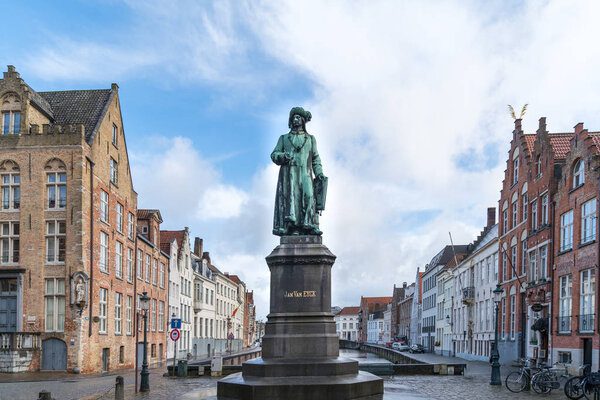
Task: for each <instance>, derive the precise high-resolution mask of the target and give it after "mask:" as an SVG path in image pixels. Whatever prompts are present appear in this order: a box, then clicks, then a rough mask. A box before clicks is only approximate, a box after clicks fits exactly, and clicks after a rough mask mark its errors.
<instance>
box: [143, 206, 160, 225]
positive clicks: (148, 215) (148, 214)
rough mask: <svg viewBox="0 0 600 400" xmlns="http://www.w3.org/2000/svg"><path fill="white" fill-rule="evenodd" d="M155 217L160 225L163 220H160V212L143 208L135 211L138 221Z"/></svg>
mask: <svg viewBox="0 0 600 400" xmlns="http://www.w3.org/2000/svg"><path fill="white" fill-rule="evenodd" d="M155 215H156V217H157V218H158V220H159V221H160V222H161V223H162V222H163V219H162V216H161V215H160V210H155V209H144V208H138V210H137V217H138V219H150V218H152V217H153V216H155Z"/></svg>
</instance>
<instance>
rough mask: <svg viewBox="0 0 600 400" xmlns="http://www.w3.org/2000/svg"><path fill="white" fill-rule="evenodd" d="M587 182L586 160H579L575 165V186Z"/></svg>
mask: <svg viewBox="0 0 600 400" xmlns="http://www.w3.org/2000/svg"><path fill="white" fill-rule="evenodd" d="M584 183H585V161H583V160H578V161H577V162H576V163H575V167H573V187H574V188H576V187H578V186H581V185H583V184H584Z"/></svg>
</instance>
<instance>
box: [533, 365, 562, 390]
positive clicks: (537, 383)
mask: <svg viewBox="0 0 600 400" xmlns="http://www.w3.org/2000/svg"><path fill="white" fill-rule="evenodd" d="M570 377H571V376H570V375H569V374H568V373H567V368H566V366H565V365H564V364H560V363H555V364H554V365H552V366H544V367H542V368H541V370H540V371H538V372H536V373H535V374H534V375H533V376H532V377H531V388H532V389H533V390H534V391H535V392H536V393H538V394H548V393H550V392H551V391H552V390H554V389H560V387H561V383H562V382H563V381H564V382H565V383H566V382H567V381H568V379H569V378H570Z"/></svg>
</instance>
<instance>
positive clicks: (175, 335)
mask: <svg viewBox="0 0 600 400" xmlns="http://www.w3.org/2000/svg"><path fill="white" fill-rule="evenodd" d="M173 321H179V326H180V327H181V320H180V319H179V320H171V327H172V328H173ZM169 337H170V338H171V340H172V341H173V342H175V343H174V345H175V350H174V351H173V376H175V365H177V364H176V363H177V341H178V340H179V338H180V337H181V332H180V331H179V329H178V328H173V329H171V332H169Z"/></svg>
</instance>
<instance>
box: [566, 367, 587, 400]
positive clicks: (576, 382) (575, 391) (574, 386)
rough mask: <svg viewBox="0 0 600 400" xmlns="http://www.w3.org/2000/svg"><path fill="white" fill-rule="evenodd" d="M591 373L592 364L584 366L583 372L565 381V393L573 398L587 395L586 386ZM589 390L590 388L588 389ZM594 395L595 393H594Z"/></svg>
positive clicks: (576, 398) (577, 399)
mask: <svg viewBox="0 0 600 400" xmlns="http://www.w3.org/2000/svg"><path fill="white" fill-rule="evenodd" d="M590 373H591V366H590V365H584V366H583V374H582V375H580V376H574V377H572V378H570V379H569V380H568V381H566V382H565V387H564V391H565V395H566V396H567V397H568V398H569V399H571V400H579V399H581V398H583V397H585V392H586V387H587V386H588V380H589V377H590ZM588 391H589V389H588ZM592 397H593V395H592Z"/></svg>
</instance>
